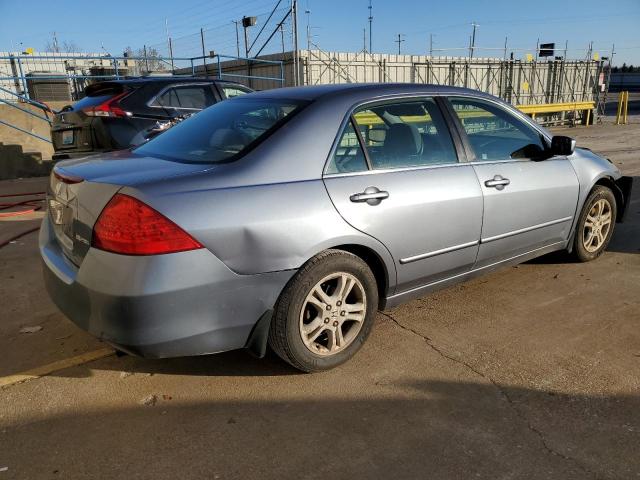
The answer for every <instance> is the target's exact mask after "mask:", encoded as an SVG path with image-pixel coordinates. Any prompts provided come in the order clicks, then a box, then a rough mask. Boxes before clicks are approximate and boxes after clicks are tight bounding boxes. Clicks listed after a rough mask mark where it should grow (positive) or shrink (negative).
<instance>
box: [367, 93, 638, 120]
mask: <svg viewBox="0 0 640 480" xmlns="http://www.w3.org/2000/svg"><path fill="white" fill-rule="evenodd" d="M627 98H628V96H627ZM595 107H596V103H595V102H593V101H590V102H566V103H543V104H539V105H516V108H517V109H518V110H520V111H521V112H522V113H526V114H527V115H531V118H534V119H535V118H536V115H537V114H542V113H560V112H576V113H577V112H579V111H585V112H586V120H587V121H586V124H587V125H589V123H590V120H591V111H592V110H593V109H594V108H595ZM618 110H620V104H618ZM456 113H457V114H458V117H460V119H461V120H462V121H463V122H464V119H467V118H485V117H486V118H491V117H493V115H492V114H491V113H489V112H486V111H484V110H469V111H465V110H459V111H458V112H456ZM355 117H356V121H357V122H358V123H359V124H360V125H369V126H373V125H380V124H383V123H384V122H383V120H382V119H381V118H380V117H378V116H377V115H376V114H375V113H373V112H368V111H363V112H358V113H356V114H355ZM401 118H402V120H403V121H405V122H408V123H419V122H430V121H431V117H430V116H429V114H428V113H425V115H421V116H418V115H408V116H403V117H401ZM625 118H626V116H625ZM625 123H626V120H625Z"/></svg>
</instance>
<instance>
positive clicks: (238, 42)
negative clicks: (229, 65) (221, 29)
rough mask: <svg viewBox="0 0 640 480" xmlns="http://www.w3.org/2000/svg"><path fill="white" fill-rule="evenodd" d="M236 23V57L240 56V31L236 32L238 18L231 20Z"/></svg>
mask: <svg viewBox="0 0 640 480" xmlns="http://www.w3.org/2000/svg"><path fill="white" fill-rule="evenodd" d="M231 21H232V22H233V23H235V25H236V57H239V56H240V33H239V32H238V24H239V23H240V21H239V20H231Z"/></svg>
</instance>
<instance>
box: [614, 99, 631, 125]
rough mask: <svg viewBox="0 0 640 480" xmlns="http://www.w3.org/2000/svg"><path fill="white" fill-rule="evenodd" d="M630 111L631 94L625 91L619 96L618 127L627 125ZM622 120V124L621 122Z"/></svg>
mask: <svg viewBox="0 0 640 480" xmlns="http://www.w3.org/2000/svg"><path fill="white" fill-rule="evenodd" d="M628 110H629V92H628V91H623V92H620V93H619V94H618V111H617V113H616V125H620V123H623V124H624V125H626V124H627V112H628ZM621 120H622V122H621Z"/></svg>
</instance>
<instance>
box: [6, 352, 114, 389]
mask: <svg viewBox="0 0 640 480" xmlns="http://www.w3.org/2000/svg"><path fill="white" fill-rule="evenodd" d="M114 353H115V350H113V348H101V349H99V350H94V351H92V352H86V353H83V354H82V355H78V356H76V357H71V358H65V359H64V360H58V361H57V362H53V363H49V364H48V365H42V366H41V367H36V368H32V369H31V370H27V371H25V372H22V373H16V374H15V375H8V376H6V377H0V388H1V387H7V386H9V385H13V384H16V383H20V382H26V381H27V380H33V379H34V378H40V377H44V376H46V375H51V374H52V373H53V372H57V371H58V370H64V369H65V368H70V367H76V366H78V365H82V364H84V363H88V362H93V361H94V360H98V359H100V358H105V357H108V356H110V355H113V354H114Z"/></svg>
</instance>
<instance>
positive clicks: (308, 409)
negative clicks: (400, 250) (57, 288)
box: [0, 117, 640, 480]
mask: <svg viewBox="0 0 640 480" xmlns="http://www.w3.org/2000/svg"><path fill="white" fill-rule="evenodd" d="M631 121H632V124H630V125H627V126H613V125H610V124H606V125H603V126H594V127H590V128H575V129H561V130H560V131H561V132H563V133H565V134H568V135H572V136H574V137H576V138H577V139H578V143H579V145H583V146H588V147H591V148H592V149H593V150H595V151H597V152H599V153H602V154H605V155H606V156H608V157H609V158H611V159H612V160H613V161H614V162H615V163H616V164H617V165H619V166H620V168H621V169H622V170H623V172H625V173H626V174H627V175H633V176H634V177H636V179H635V194H634V199H633V203H632V205H631V207H630V212H629V217H628V220H627V223H625V224H622V225H617V226H616V231H615V235H614V238H613V241H612V242H611V244H610V247H609V251H608V252H606V253H605V254H604V256H603V257H601V258H600V259H598V260H597V261H595V262H592V263H588V264H574V263H566V261H565V260H564V259H563V258H561V257H559V256H557V255H554V256H547V257H543V258H540V259H537V260H535V261H532V262H529V263H526V264H523V265H519V266H517V267H513V268H509V269H506V270H503V271H500V272H497V273H494V274H492V275H489V276H486V277H483V278H479V279H476V280H474V281H471V282H468V283H465V284H462V285H459V286H456V287H453V288H449V289H447V290H444V291H441V292H439V293H436V294H434V295H430V296H428V297H425V298H423V299H420V300H416V301H413V302H411V303H409V304H406V305H404V306H402V307H399V308H396V309H393V310H389V311H386V312H382V313H380V314H379V315H378V316H377V319H376V325H375V328H374V331H373V334H372V335H371V337H370V339H369V341H368V342H367V344H366V345H365V346H364V348H363V349H362V350H361V351H360V353H359V354H358V355H357V356H356V357H355V358H354V359H353V360H352V361H350V362H349V363H347V364H346V365H344V366H342V367H340V368H338V369H336V370H333V371H330V372H327V373H322V374H314V375H304V374H299V373H297V372H296V371H294V370H293V369H291V368H289V367H288V366H287V365H285V364H284V363H283V362H281V361H279V360H278V359H277V358H275V357H274V356H273V355H270V356H269V357H268V358H266V359H264V360H257V359H254V358H253V357H251V356H249V355H248V354H246V353H245V352H232V353H226V354H220V355H215V356H208V357H200V358H181V359H171V360H144V359H139V358H133V357H116V356H109V357H106V358H102V359H100V360H97V361H93V362H90V363H84V364H82V365H79V366H75V367H72V368H67V369H62V370H58V371H55V372H53V373H52V374H51V375H49V376H45V377H42V378H38V379H35V380H31V381H28V382H25V383H20V384H14V385H10V386H7V387H5V388H3V389H1V390H0V480H3V479H47V478H53V479H55V478H64V479H73V478H82V479H87V478H171V479H173V478H180V479H189V478H210V479H217V478H220V479H224V478H243V479H245V478H261V479H270V478H306V479H316V478H385V479H387V478H394V479H395V478H398V479H400V478H438V479H440V478H442V479H445V478H446V479H448V478H464V479H467V478H488V479H513V478H553V479H556V478H562V479H590V478H607V479H608V478H619V479H631V478H640V331H639V328H638V327H639V325H640V182H639V181H638V178H639V177H640V119H638V118H637V117H633V118H632V119H631ZM607 122H609V123H610V121H609V120H607ZM29 182H30V183H26V184H25V183H24V182H3V183H2V184H1V185H0V190H2V192H0V194H2V193H4V192H6V191H8V190H10V189H14V191H15V189H18V188H20V189H21V191H37V190H38V189H39V188H42V186H43V184H44V181H43V180H40V179H33V180H30V181H29ZM38 182H39V183H38ZM35 216H37V215H35ZM30 222H31V223H30ZM37 222H38V220H37V219H34V220H29V221H25V222H23V223H21V224H20V225H17V223H18V222H4V223H0V243H1V242H2V239H3V237H2V235H4V236H5V238H8V237H9V236H10V235H9V229H12V230H11V232H16V231H18V230H19V229H21V228H22V229H24V228H27V227H28V226H29V225H37ZM36 246H37V239H36V235H35V234H29V235H27V236H24V237H22V238H21V239H19V240H17V241H15V243H11V244H9V245H7V246H6V247H4V248H2V249H1V250H0V299H1V300H0V302H1V303H0V305H1V307H0V352H2V354H1V356H0V359H1V361H0V380H2V379H3V378H7V377H8V376H10V375H13V374H16V373H19V372H22V371H24V370H29V369H32V368H34V367H38V366H41V365H44V364H48V363H51V362H54V361H58V360H62V359H66V358H70V357H74V356H75V355H78V354H80V353H83V352H90V351H94V350H96V349H99V348H102V347H104V345H101V344H100V343H99V342H98V341H96V340H95V339H93V338H91V337H90V336H88V335H87V334H85V333H84V332H82V331H80V330H79V329H77V328H76V327H75V326H74V325H73V324H71V322H69V321H68V320H66V319H65V318H64V317H63V315H61V314H60V313H58V312H57V310H56V309H55V307H54V306H53V305H52V304H51V302H50V301H49V300H48V298H47V297H46V294H45V292H44V290H43V286H42V281H41V277H40V266H39V260H38V255H37V249H36ZM25 326H30V327H42V329H41V330H39V331H36V332H34V333H19V332H20V329H21V328H23V327H25Z"/></svg>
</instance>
